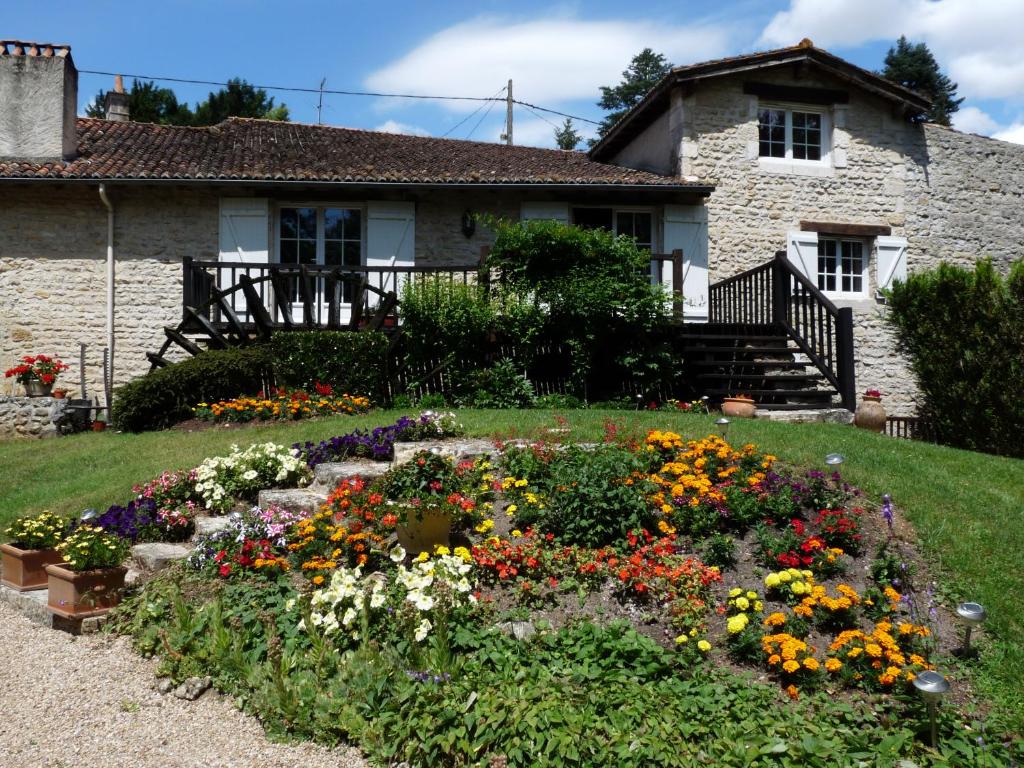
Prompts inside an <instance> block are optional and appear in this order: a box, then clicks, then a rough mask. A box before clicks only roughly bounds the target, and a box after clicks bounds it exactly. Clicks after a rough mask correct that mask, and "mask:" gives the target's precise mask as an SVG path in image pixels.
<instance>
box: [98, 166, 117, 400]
mask: <svg viewBox="0 0 1024 768" xmlns="http://www.w3.org/2000/svg"><path fill="white" fill-rule="evenodd" d="M100 200H101V201H102V202H103V206H104V207H105V208H106V209H107V361H108V363H107V378H106V381H104V382H103V385H104V392H103V396H104V397H105V398H106V406H107V408H110V396H111V392H110V390H111V387H113V381H114V206H113V205H112V204H111V203H110V198H109V197H107V185H106V184H100Z"/></svg>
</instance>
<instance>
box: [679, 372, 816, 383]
mask: <svg viewBox="0 0 1024 768" xmlns="http://www.w3.org/2000/svg"><path fill="white" fill-rule="evenodd" d="M696 378H698V379H729V380H731V381H766V382H767V381H771V382H781V383H786V382H788V381H792V382H797V381H821V380H822V379H824V378H825V377H824V376H822V375H821V374H820V373H778V374H775V373H730V372H726V373H698V374H697V376H696Z"/></svg>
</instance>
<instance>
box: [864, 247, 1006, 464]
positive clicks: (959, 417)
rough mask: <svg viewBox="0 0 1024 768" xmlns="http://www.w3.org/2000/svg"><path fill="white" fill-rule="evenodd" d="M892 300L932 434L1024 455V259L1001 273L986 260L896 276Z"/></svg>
mask: <svg viewBox="0 0 1024 768" xmlns="http://www.w3.org/2000/svg"><path fill="white" fill-rule="evenodd" d="M890 303H891V306H892V312H891V314H890V319H891V321H892V323H893V324H894V325H895V327H896V329H897V332H898V337H899V343H900V345H901V347H902V348H903V349H904V350H905V351H906V352H907V353H908V354H909V356H910V361H911V366H912V368H913V371H914V376H915V378H916V380H917V385H918V387H919V388H920V390H921V393H922V395H923V402H922V403H921V409H920V412H921V416H923V417H924V418H925V419H927V421H928V422H929V423H930V425H931V427H932V429H933V430H934V436H935V438H936V439H937V440H938V441H939V442H941V443H944V444H946V445H952V446H956V447H959V448H969V449H971V450H980V451H987V452H989V453H998V454H1005V455H1008V456H1017V457H1020V456H1024V442H1022V441H1021V439H1020V435H1021V432H1022V431H1024V261H1018V262H1017V263H1016V264H1015V265H1014V266H1013V267H1012V268H1011V270H1010V274H1009V276H1008V277H1006V278H1003V277H1001V276H1000V275H999V273H998V272H996V270H995V268H994V267H993V266H992V263H991V262H990V261H987V260H986V261H979V262H978V263H977V264H976V265H975V268H974V270H973V271H971V270H967V269H964V268H962V267H956V266H952V265H949V264H942V265H940V266H939V267H938V269H934V270H930V271H928V272H922V273H919V274H915V275H911V276H910V278H909V279H908V280H907V281H906V282H905V283H897V284H896V285H895V287H894V288H893V290H892V292H891V295H890ZM883 394H884V393H883Z"/></svg>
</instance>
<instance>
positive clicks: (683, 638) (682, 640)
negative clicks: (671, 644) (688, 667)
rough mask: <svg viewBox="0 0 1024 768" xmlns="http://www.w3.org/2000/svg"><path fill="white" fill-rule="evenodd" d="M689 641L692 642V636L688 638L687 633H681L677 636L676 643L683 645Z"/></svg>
mask: <svg viewBox="0 0 1024 768" xmlns="http://www.w3.org/2000/svg"><path fill="white" fill-rule="evenodd" d="M688 642H690V638H688V637H687V636H686V635H679V636H678V637H677V638H676V645H683V643H688Z"/></svg>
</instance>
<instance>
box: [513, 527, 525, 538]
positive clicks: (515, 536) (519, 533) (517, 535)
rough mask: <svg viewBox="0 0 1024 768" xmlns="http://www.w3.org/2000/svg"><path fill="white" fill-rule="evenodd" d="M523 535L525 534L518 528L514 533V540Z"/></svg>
mask: <svg viewBox="0 0 1024 768" xmlns="http://www.w3.org/2000/svg"><path fill="white" fill-rule="evenodd" d="M522 535H523V532H522V531H520V530H519V529H518V528H516V529H515V530H514V531H512V538H513V539H518V538H519V537H520V536H522Z"/></svg>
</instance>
